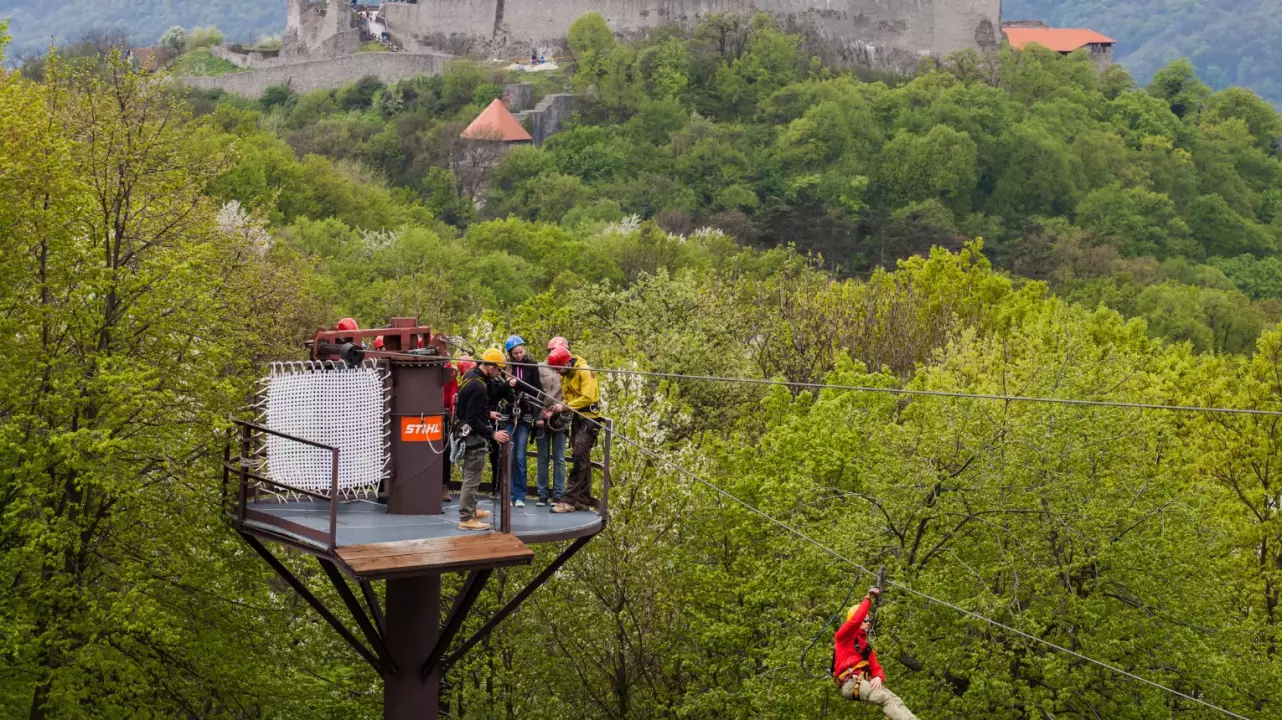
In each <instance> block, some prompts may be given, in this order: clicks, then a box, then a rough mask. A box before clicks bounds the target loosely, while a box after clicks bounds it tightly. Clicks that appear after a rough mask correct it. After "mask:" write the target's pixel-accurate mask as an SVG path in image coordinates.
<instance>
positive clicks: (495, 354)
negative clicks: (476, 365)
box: [481, 348, 505, 367]
mask: <svg viewBox="0 0 1282 720" xmlns="http://www.w3.org/2000/svg"><path fill="white" fill-rule="evenodd" d="M481 362H484V363H489V364H491V365H498V366H499V367H503V365H504V364H505V363H504V361H503V353H502V352H501V351H500V350H499V349H498V348H490V349H489V350H486V351H485V352H483V353H481Z"/></svg>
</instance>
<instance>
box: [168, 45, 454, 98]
mask: <svg viewBox="0 0 1282 720" xmlns="http://www.w3.org/2000/svg"><path fill="white" fill-rule="evenodd" d="M449 61H450V56H448V55H443V54H441V53H391V52H382V53H357V54H355V55H343V56H341V57H334V58H325V59H322V60H308V61H305V62H296V63H290V64H288V65H280V66H278V67H269V68H263V69H259V70H250V71H247V72H240V73H232V74H230V75H219V76H216V77H186V78H181V82H183V83H184V84H186V85H189V86H192V87H199V88H205V89H211V88H221V89H223V90H226V91H227V92H230V93H235V94H237V95H243V96H245V97H249V98H258V97H262V94H263V93H264V92H265V91H266V90H267V88H269V87H271V86H273V85H286V86H288V87H289V89H291V90H293V91H295V92H308V91H310V90H329V89H332V88H336V87H342V86H343V85H345V84H347V83H349V82H351V81H353V80H358V79H360V78H363V77H365V76H367V75H372V76H374V77H376V78H378V79H379V80H382V81H383V82H385V83H393V82H398V81H400V80H405V79H408V78H411V77H413V76H415V75H439V74H441V73H443V72H445V69H446V67H447V66H448V64H449Z"/></svg>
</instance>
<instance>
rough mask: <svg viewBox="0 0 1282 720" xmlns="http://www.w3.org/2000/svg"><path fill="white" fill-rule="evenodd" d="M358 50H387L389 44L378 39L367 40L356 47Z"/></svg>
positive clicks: (361, 51)
mask: <svg viewBox="0 0 1282 720" xmlns="http://www.w3.org/2000/svg"><path fill="white" fill-rule="evenodd" d="M356 52H358V53H363V52H387V46H386V45H384V44H383V43H381V42H379V41H377V40H366V41H365V42H363V43H361V46H360V47H359V48H357V49H356Z"/></svg>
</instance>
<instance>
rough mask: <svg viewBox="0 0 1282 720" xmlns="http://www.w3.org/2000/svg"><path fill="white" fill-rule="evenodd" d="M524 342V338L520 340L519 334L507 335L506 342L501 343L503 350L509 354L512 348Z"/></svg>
mask: <svg viewBox="0 0 1282 720" xmlns="http://www.w3.org/2000/svg"><path fill="white" fill-rule="evenodd" d="M524 344H525V340H522V339H521V336H520V335H509V336H508V338H507V342H505V343H503V350H504V351H506V352H507V353H508V354H509V355H511V354H512V350H513V349H514V348H517V347H520V346H522V345H524Z"/></svg>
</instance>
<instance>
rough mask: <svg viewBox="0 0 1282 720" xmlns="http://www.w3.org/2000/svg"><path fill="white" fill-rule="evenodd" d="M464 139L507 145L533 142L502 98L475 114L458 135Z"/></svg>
mask: <svg viewBox="0 0 1282 720" xmlns="http://www.w3.org/2000/svg"><path fill="white" fill-rule="evenodd" d="M459 137H460V138H462V139H464V140H472V141H476V142H494V143H503V144H505V145H508V146H515V145H526V144H533V143H534V138H533V137H531V136H530V133H529V132H528V131H526V129H525V128H523V127H521V123H519V122H517V120H516V118H515V117H513V116H512V113H511V112H509V111H508V109H507V106H506V105H504V104H503V101H502V100H497V99H496V100H495V101H494V102H492V103H490V106H489V107H487V108H485V110H484V111H483V112H482V113H481V114H480V115H477V116H476V119H475V120H473V121H472V124H471V125H468V126H467V129H466V130H464V131H463V132H462V134H460V135H459Z"/></svg>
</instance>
